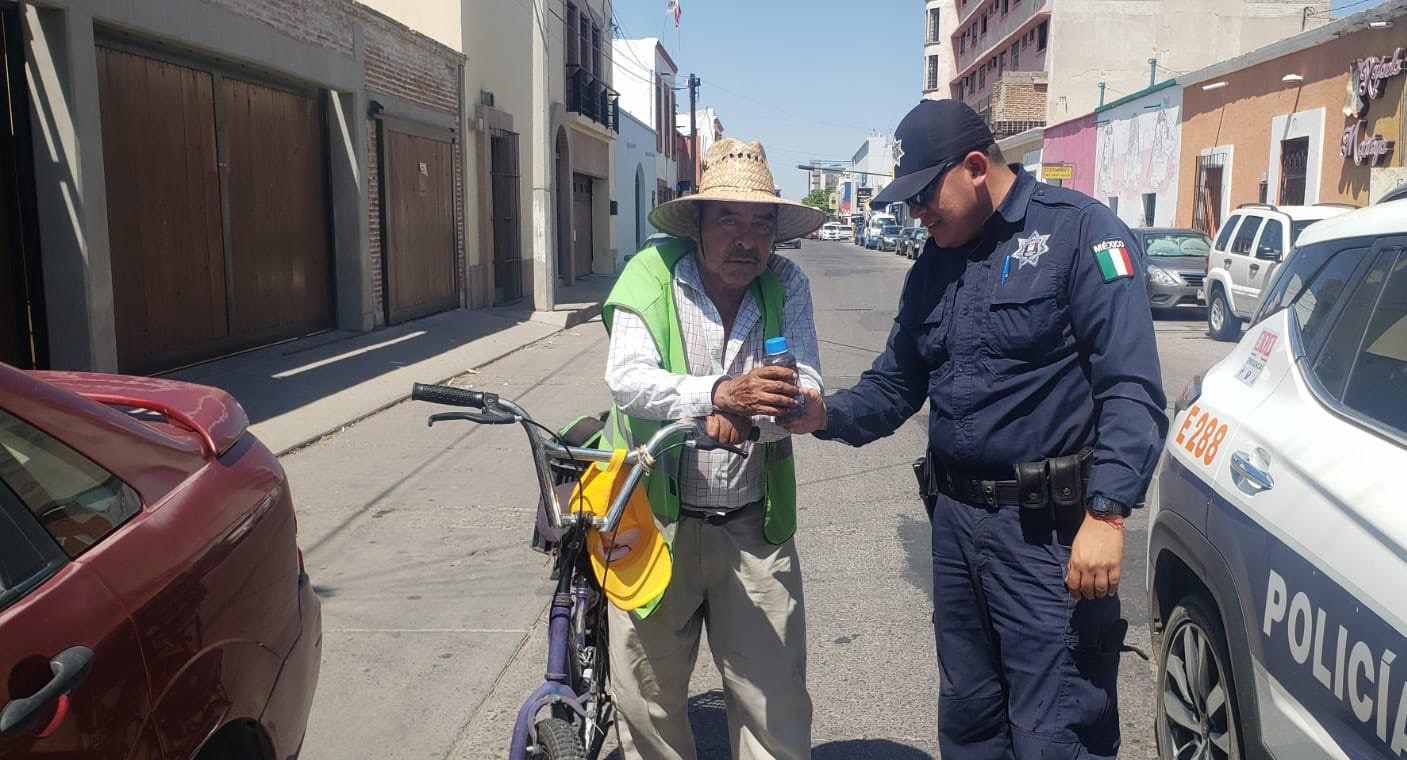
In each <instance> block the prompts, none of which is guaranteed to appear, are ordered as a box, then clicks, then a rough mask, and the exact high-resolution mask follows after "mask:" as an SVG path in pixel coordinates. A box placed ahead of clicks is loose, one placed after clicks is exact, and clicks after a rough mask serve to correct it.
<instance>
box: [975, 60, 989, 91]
mask: <svg viewBox="0 0 1407 760" xmlns="http://www.w3.org/2000/svg"><path fill="white" fill-rule="evenodd" d="M977 86H978V87H979V88H981V89H986V87H987V67H986V66H983V67H982V68H980V69H978V70H977Z"/></svg>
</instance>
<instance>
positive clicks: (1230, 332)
mask: <svg viewBox="0 0 1407 760" xmlns="http://www.w3.org/2000/svg"><path fill="white" fill-rule="evenodd" d="M1207 334H1208V335H1211V336H1212V337H1213V338H1215V339H1217V340H1226V341H1233V340H1236V339H1237V338H1240V337H1241V320H1239V319H1237V318H1236V313H1235V312H1233V311H1232V310H1231V304H1228V303H1227V302H1226V294H1224V293H1222V292H1221V288H1216V289H1215V290H1213V291H1212V302H1211V303H1210V304H1208V306H1207Z"/></svg>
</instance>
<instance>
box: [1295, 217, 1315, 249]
mask: <svg viewBox="0 0 1407 760" xmlns="http://www.w3.org/2000/svg"><path fill="white" fill-rule="evenodd" d="M1317 221H1319V220H1318V219H1301V220H1299V221H1297V222H1290V247H1291V248H1293V247H1294V246H1295V242H1296V241H1298V240H1299V239H1300V233H1301V232H1304V231H1305V228H1307V227H1309V225H1311V224H1314V223H1315V222H1317Z"/></svg>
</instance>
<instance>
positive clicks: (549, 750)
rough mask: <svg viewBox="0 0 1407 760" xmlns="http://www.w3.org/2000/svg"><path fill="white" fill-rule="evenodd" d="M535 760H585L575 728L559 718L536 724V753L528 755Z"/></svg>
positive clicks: (547, 719)
mask: <svg viewBox="0 0 1407 760" xmlns="http://www.w3.org/2000/svg"><path fill="white" fill-rule="evenodd" d="M529 756H530V757H533V758H536V759H537V760H586V750H584V749H582V747H581V737H580V736H579V735H577V732H576V727H575V726H573V725H572V724H571V723H568V722H567V721H565V720H562V719H561V718H546V719H544V720H540V721H538V723H537V751H536V752H535V753H529Z"/></svg>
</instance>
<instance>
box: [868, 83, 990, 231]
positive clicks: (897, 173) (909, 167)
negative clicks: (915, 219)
mask: <svg viewBox="0 0 1407 760" xmlns="http://www.w3.org/2000/svg"><path fill="white" fill-rule="evenodd" d="M894 142H895V146H894V154H895V156H896V157H897V158H898V159H899V161H898V165H897V166H896V167H895V169H894V181H893V182H890V183H889V184H888V185H885V187H884V189H883V190H881V191H880V193H879V195H876V196H875V197H874V198H873V199H871V200H870V208H873V209H878V208H880V207H882V206H887V205H889V204H891V203H900V202H903V201H907V200H908V199H910V198H912V197H914V196H915V195H918V193H919V191H920V190H923V189H924V188H925V187H927V186H928V183H930V182H932V181H933V178H934V177H937V176H938V174H939V173H940V172H942V171H943V170H944V169H946V168H948V167H949V166H952V165H953V164H955V163H957V162H959V161H961V160H962V159H963V158H964V157H966V156H967V154H968V153H971V152H972V151H974V150H986V149H987V146H989V145H991V144H992V143H993V142H996V141H995V140H994V139H993V138H992V130H991V128H990V127H988V126H987V122H986V121H984V120H983V119H982V117H981V116H978V115H977V112H976V111H974V110H972V108H971V107H970V106H968V105H967V104H966V103H964V102H962V101H960V100H922V101H919V104H918V105H916V106H914V107H913V109H912V110H910V111H909V113H908V114H907V115H906V116H904V120H903V121H901V122H899V128H898V129H896V130H894Z"/></svg>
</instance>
